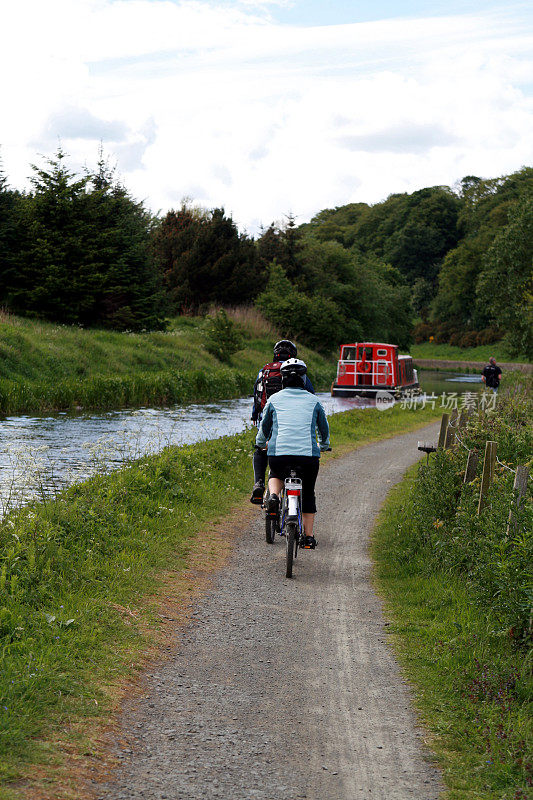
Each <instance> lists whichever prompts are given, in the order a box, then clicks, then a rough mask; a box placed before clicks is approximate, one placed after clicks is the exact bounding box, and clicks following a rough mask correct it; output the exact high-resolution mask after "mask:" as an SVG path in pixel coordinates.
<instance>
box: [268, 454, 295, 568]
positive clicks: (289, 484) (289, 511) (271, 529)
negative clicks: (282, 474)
mask: <svg viewBox="0 0 533 800" xmlns="http://www.w3.org/2000/svg"><path fill="white" fill-rule="evenodd" d="M268 496H269V495H268V490H267V492H266V493H265V502H264V505H265V507H266V501H267V500H268ZM265 528H266V540H267V542H268V543H269V544H273V543H274V541H275V537H276V532H277V533H279V535H280V536H284V537H285V545H286V570H285V575H286V577H287V578H292V567H293V562H294V560H295V559H296V558H297V556H298V548H299V547H304V541H305V533H304V527H303V522H302V481H301V478H298V476H297V474H296V472H295V471H294V470H291V472H290V476H289V477H288V478H285V481H284V484H283V488H282V490H281V492H280V494H279V508H278V512H277V514H276V515H275V516H271V515H270V514H269V513H268V512H267V513H266V517H265Z"/></svg>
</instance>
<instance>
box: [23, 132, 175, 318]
mask: <svg viewBox="0 0 533 800" xmlns="http://www.w3.org/2000/svg"><path fill="white" fill-rule="evenodd" d="M65 159H66V156H65V153H64V152H63V151H62V150H61V148H60V149H59V150H58V151H57V153H56V155H55V157H54V158H50V159H48V160H47V161H46V165H45V166H44V167H34V168H33V169H34V176H33V178H32V185H33V193H32V195H31V196H30V197H29V198H28V201H27V203H26V204H25V227H26V230H27V241H26V244H25V247H24V248H23V249H22V252H21V259H20V267H19V270H18V272H17V275H16V279H15V280H14V281H13V284H12V286H11V290H10V298H11V300H10V302H11V305H12V307H13V308H14V310H17V311H19V312H21V313H29V314H33V315H35V316H39V317H43V318H46V319H50V320H55V321H59V322H64V323H69V324H73V323H78V324H81V325H86V326H88V325H100V326H104V327H110V328H118V329H125V328H128V329H132V330H142V329H157V328H161V327H162V326H163V311H164V304H163V293H162V289H161V282H160V279H159V276H158V273H157V270H156V267H155V265H154V263H153V261H152V259H151V253H150V231H151V226H152V220H151V217H150V215H149V214H148V213H147V212H146V211H145V209H144V208H143V206H142V204H140V203H136V202H135V201H134V200H132V198H131V197H130V196H129V195H128V193H127V191H126V190H125V189H124V188H123V187H122V186H120V185H119V184H118V183H117V182H116V181H115V180H114V176H113V173H112V171H110V170H109V169H108V168H107V165H106V164H105V162H104V160H103V157H102V155H101V154H100V160H99V162H98V169H97V171H96V172H95V173H94V174H93V173H90V172H89V171H86V173H85V175H83V176H82V177H77V176H76V175H75V174H74V173H72V172H71V171H70V170H69V169H68V168H67V166H66V163H65Z"/></svg>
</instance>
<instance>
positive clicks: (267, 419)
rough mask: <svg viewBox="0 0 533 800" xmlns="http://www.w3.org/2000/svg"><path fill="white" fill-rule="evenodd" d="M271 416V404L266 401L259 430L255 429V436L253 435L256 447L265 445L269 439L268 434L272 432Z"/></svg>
mask: <svg viewBox="0 0 533 800" xmlns="http://www.w3.org/2000/svg"><path fill="white" fill-rule="evenodd" d="M272 418H273V411H272V404H271V403H270V402H268V403H267V404H266V406H265V407H264V409H263V418H262V420H261V425H260V426H259V430H258V431H257V436H256V437H255V443H256V445H257V446H258V447H266V443H267V442H268V440H269V439H270V434H271V433H272Z"/></svg>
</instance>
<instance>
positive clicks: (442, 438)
mask: <svg viewBox="0 0 533 800" xmlns="http://www.w3.org/2000/svg"><path fill="white" fill-rule="evenodd" d="M449 422H450V415H449V414H443V415H442V420H441V423H440V433H439V441H438V444H437V449H438V450H442V448H443V447H444V445H445V442H446V433H447V431H448V424H449Z"/></svg>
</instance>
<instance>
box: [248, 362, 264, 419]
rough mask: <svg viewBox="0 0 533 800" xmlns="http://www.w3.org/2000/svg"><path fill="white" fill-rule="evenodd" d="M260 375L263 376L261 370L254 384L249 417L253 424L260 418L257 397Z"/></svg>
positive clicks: (259, 404)
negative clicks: (252, 401) (252, 402)
mask: <svg viewBox="0 0 533 800" xmlns="http://www.w3.org/2000/svg"><path fill="white" fill-rule="evenodd" d="M262 375H263V370H262V369H260V370H259V372H258V374H257V378H256V379H255V383H254V404H253V406H252V416H251V419H252V421H253V422H257V420H258V419H259V417H260V416H261V401H260V398H259V397H258V396H257V395H258V392H257V384H258V383H259V381H260V380H261V378H262Z"/></svg>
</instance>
